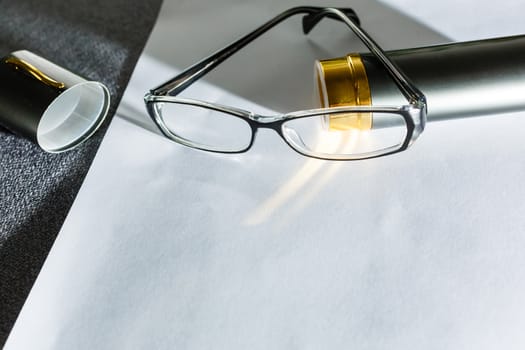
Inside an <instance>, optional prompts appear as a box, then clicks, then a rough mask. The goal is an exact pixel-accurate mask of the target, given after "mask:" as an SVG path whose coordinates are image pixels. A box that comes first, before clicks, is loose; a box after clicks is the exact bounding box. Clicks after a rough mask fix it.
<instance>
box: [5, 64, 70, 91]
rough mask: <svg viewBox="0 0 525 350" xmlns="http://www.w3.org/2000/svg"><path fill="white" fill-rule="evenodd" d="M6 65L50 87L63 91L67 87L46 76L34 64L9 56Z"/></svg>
mask: <svg viewBox="0 0 525 350" xmlns="http://www.w3.org/2000/svg"><path fill="white" fill-rule="evenodd" d="M5 63H7V64H12V65H14V66H15V69H17V70H18V69H21V70H23V71H25V72H27V73H29V74H30V75H31V76H33V77H34V78H35V79H37V80H39V81H41V82H42V83H44V84H46V85H49V86H51V87H53V88H55V89H63V88H64V87H65V84H64V83H61V82H58V81H56V80H54V79H52V78H50V77H49V76H47V75H46V74H44V73H43V72H42V71H40V70H39V69H38V68H36V67H35V66H33V65H32V64H30V63H28V62H26V61H24V60H22V59H20V58H18V57H14V56H9V57H7V58H6V59H5Z"/></svg>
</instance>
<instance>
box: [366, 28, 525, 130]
mask: <svg viewBox="0 0 525 350" xmlns="http://www.w3.org/2000/svg"><path fill="white" fill-rule="evenodd" d="M388 55H389V57H390V58H391V59H392V60H393V61H394V62H395V63H396V64H397V65H398V66H399V67H401V69H403V71H404V72H405V73H406V74H407V75H408V76H409V77H410V78H411V79H412V81H413V82H414V83H415V84H416V86H418V87H419V88H420V89H421V90H422V91H423V93H424V94H425V95H426V97H427V102H428V115H427V118H428V119H427V120H428V121H438V120H446V119H455V118H464V117H471V116H479V115H486V114H495V113H502V112H512V111H518V110H522V109H525V35H522V36H513V37H505V38H496V39H488V40H480V41H472V42H464V43H453V44H445V45H437V46H430V47H422V48H414V49H404V50H397V51H390V52H388ZM361 56H362V59H363V62H364V65H365V66H366V71H367V75H368V80H369V84H370V90H371V92H372V103H373V105H375V106H382V105H401V104H404V103H405V101H404V98H403V95H402V94H401V93H400V92H399V89H398V88H397V86H396V85H395V84H394V82H393V81H392V80H391V78H390V77H389V76H388V75H387V74H385V73H386V72H385V70H384V69H383V68H382V67H381V65H380V64H379V62H378V61H377V59H375V58H374V57H373V56H372V55H371V54H362V55H361Z"/></svg>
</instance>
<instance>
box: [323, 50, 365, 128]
mask: <svg viewBox="0 0 525 350" xmlns="http://www.w3.org/2000/svg"><path fill="white" fill-rule="evenodd" d="M316 80H317V87H318V91H319V97H320V101H321V106H322V107H340V106H371V105H372V95H371V93H370V86H369V84H368V77H367V75H366V68H365V65H364V64H363V60H362V59H361V56H359V55H358V54H349V55H347V56H346V57H339V58H334V59H328V60H322V61H317V62H316ZM326 119H327V120H326V121H327V123H328V128H329V129H330V130H348V129H359V130H369V129H371V128H372V116H371V114H370V113H352V114H337V115H331V116H329V117H328V118H326Z"/></svg>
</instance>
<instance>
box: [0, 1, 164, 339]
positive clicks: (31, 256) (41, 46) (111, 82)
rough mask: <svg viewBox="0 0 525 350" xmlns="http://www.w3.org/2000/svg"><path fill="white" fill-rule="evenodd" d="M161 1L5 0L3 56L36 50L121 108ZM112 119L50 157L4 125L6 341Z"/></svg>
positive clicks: (0, 194) (1, 185)
mask: <svg viewBox="0 0 525 350" xmlns="http://www.w3.org/2000/svg"><path fill="white" fill-rule="evenodd" d="M160 5H161V0H149V1H146V2H145V1H136V0H71V1H62V0H23V1H22V0H16V1H15V0H10V1H8V0H0V56H4V55H6V54H7V53H9V52H11V51H15V50H20V49H28V50H30V51H33V52H35V53H37V54H39V55H41V56H43V57H45V58H47V59H48V60H50V61H52V62H54V63H56V64H59V65H61V66H63V67H66V68H68V69H70V70H71V71H73V72H75V73H77V74H79V75H81V76H84V77H86V78H88V79H90V80H99V81H102V82H103V83H104V84H106V85H107V86H108V88H109V90H110V92H111V98H112V102H111V107H110V113H109V115H110V116H112V115H113V114H114V112H115V110H116V107H117V104H118V101H119V100H120V98H121V96H122V94H123V91H124V88H125V86H126V84H127V82H128V79H129V77H130V75H131V73H132V71H133V68H134V66H135V63H136V61H137V59H138V57H139V55H140V53H141V51H142V49H143V47H144V44H145V42H146V40H147V37H148V35H149V33H150V31H151V29H152V27H153V24H154V23H155V19H156V17H157V14H158V11H159V9H160ZM108 122H109V118H108V120H107V121H106V123H105V125H104V126H103V127H102V129H101V130H100V131H98V132H97V134H96V135H95V136H94V137H93V138H92V139H90V140H89V141H87V142H86V143H84V144H83V145H82V146H80V147H79V148H78V149H75V150H73V151H69V152H66V153H63V154H47V153H45V152H43V151H42V150H40V149H39V148H38V146H36V145H35V144H33V143H31V142H29V141H27V140H25V139H23V138H21V137H18V136H16V135H13V134H11V133H9V132H7V131H5V130H4V129H2V128H0V344H3V343H4V342H5V340H6V338H7V335H8V333H9V331H10V329H11V327H12V326H13V323H14V321H15V320H16V317H17V315H18V312H19V311H20V309H21V307H22V305H23V303H24V300H25V298H26V297H27V294H28V293H29V291H30V289H31V286H32V285H33V282H34V280H35V278H36V276H37V275H38V272H39V270H40V268H41V266H42V264H43V262H44V260H45V258H46V256H47V253H48V251H49V249H50V248H51V246H52V244H53V241H54V239H55V237H56V235H57V233H58V231H59V230H60V227H61V225H62V223H63V221H64V219H65V217H66V214H67V212H68V210H69V208H70V207H71V204H72V203H73V200H74V199H75V196H76V194H77V192H78V190H79V187H80V185H81V183H82V181H83V179H84V176H85V175H86V173H87V170H88V168H89V166H90V164H91V161H92V160H93V157H94V156H95V152H96V150H97V148H98V145H99V144H100V141H101V139H102V137H103V134H104V131H105V129H106V127H107V125H108Z"/></svg>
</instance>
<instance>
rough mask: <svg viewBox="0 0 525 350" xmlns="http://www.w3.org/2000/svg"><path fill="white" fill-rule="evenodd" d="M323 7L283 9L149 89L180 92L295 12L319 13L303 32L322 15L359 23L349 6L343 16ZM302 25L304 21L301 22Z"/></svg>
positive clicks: (172, 94)
mask: <svg viewBox="0 0 525 350" xmlns="http://www.w3.org/2000/svg"><path fill="white" fill-rule="evenodd" d="M324 9H325V8H324V7H316V6H299V7H293V8H291V9H288V10H286V11H284V12H283V13H281V14H279V15H277V16H276V17H275V18H273V19H271V20H269V21H268V22H266V23H265V24H263V25H262V26H260V27H259V28H257V29H255V30H254V31H252V32H251V33H249V34H247V35H245V36H243V37H242V38H240V39H239V40H237V41H235V42H233V43H231V44H230V45H228V46H226V47H225V48H223V49H221V50H219V51H217V52H215V53H214V54H212V55H211V56H209V57H207V58H205V59H203V60H202V61H200V62H198V63H196V64H194V65H193V66H191V67H189V68H188V69H186V70H185V71H183V72H182V73H180V74H179V75H177V76H176V77H175V78H173V79H171V80H169V81H167V82H165V83H164V84H162V85H160V86H159V87H157V88H155V89H153V90H151V93H152V94H153V95H157V96H158V95H170V96H176V95H178V94H179V93H181V92H182V91H183V90H184V89H186V88H187V87H188V86H190V85H191V84H192V83H194V82H195V81H196V80H198V79H200V78H201V77H202V76H203V75H205V74H206V73H208V72H209V71H211V70H212V69H213V68H215V67H216V66H218V65H219V64H220V63H222V62H223V61H225V60H226V59H227V58H228V57H230V56H231V55H233V54H234V53H236V52H237V51H239V50H240V49H242V48H243V47H244V46H246V45H247V44H249V43H250V42H252V41H253V40H255V39H257V38H258V37H259V36H260V35H262V34H264V33H265V32H267V31H268V30H269V29H271V28H273V27H274V26H276V25H277V24H279V23H281V22H282V21H284V20H285V19H287V18H289V17H291V16H294V15H297V14H306V16H305V17H308V16H310V17H311V16H312V15H315V14H320V15H319V16H315V17H311V20H310V21H309V22H308V23H309V24H310V27H309V30H308V31H306V30H304V28H303V32H304V33H305V34H306V33H308V32H309V31H310V30H311V29H312V28H313V27H314V26H315V25H316V24H317V23H319V21H321V19H322V18H324V17H329V18H332V19H336V20H338V21H343V22H344V21H345V19H347V18H348V17H350V18H352V20H353V21H355V22H356V23H359V18H358V17H357V14H356V13H355V12H354V10H352V9H351V8H340V9H338V11H339V12H340V13H343V14H344V17H341V16H339V15H338V14H335V15H334V14H333V13H331V12H324V11H323V10H324ZM303 25H304V22H303Z"/></svg>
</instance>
